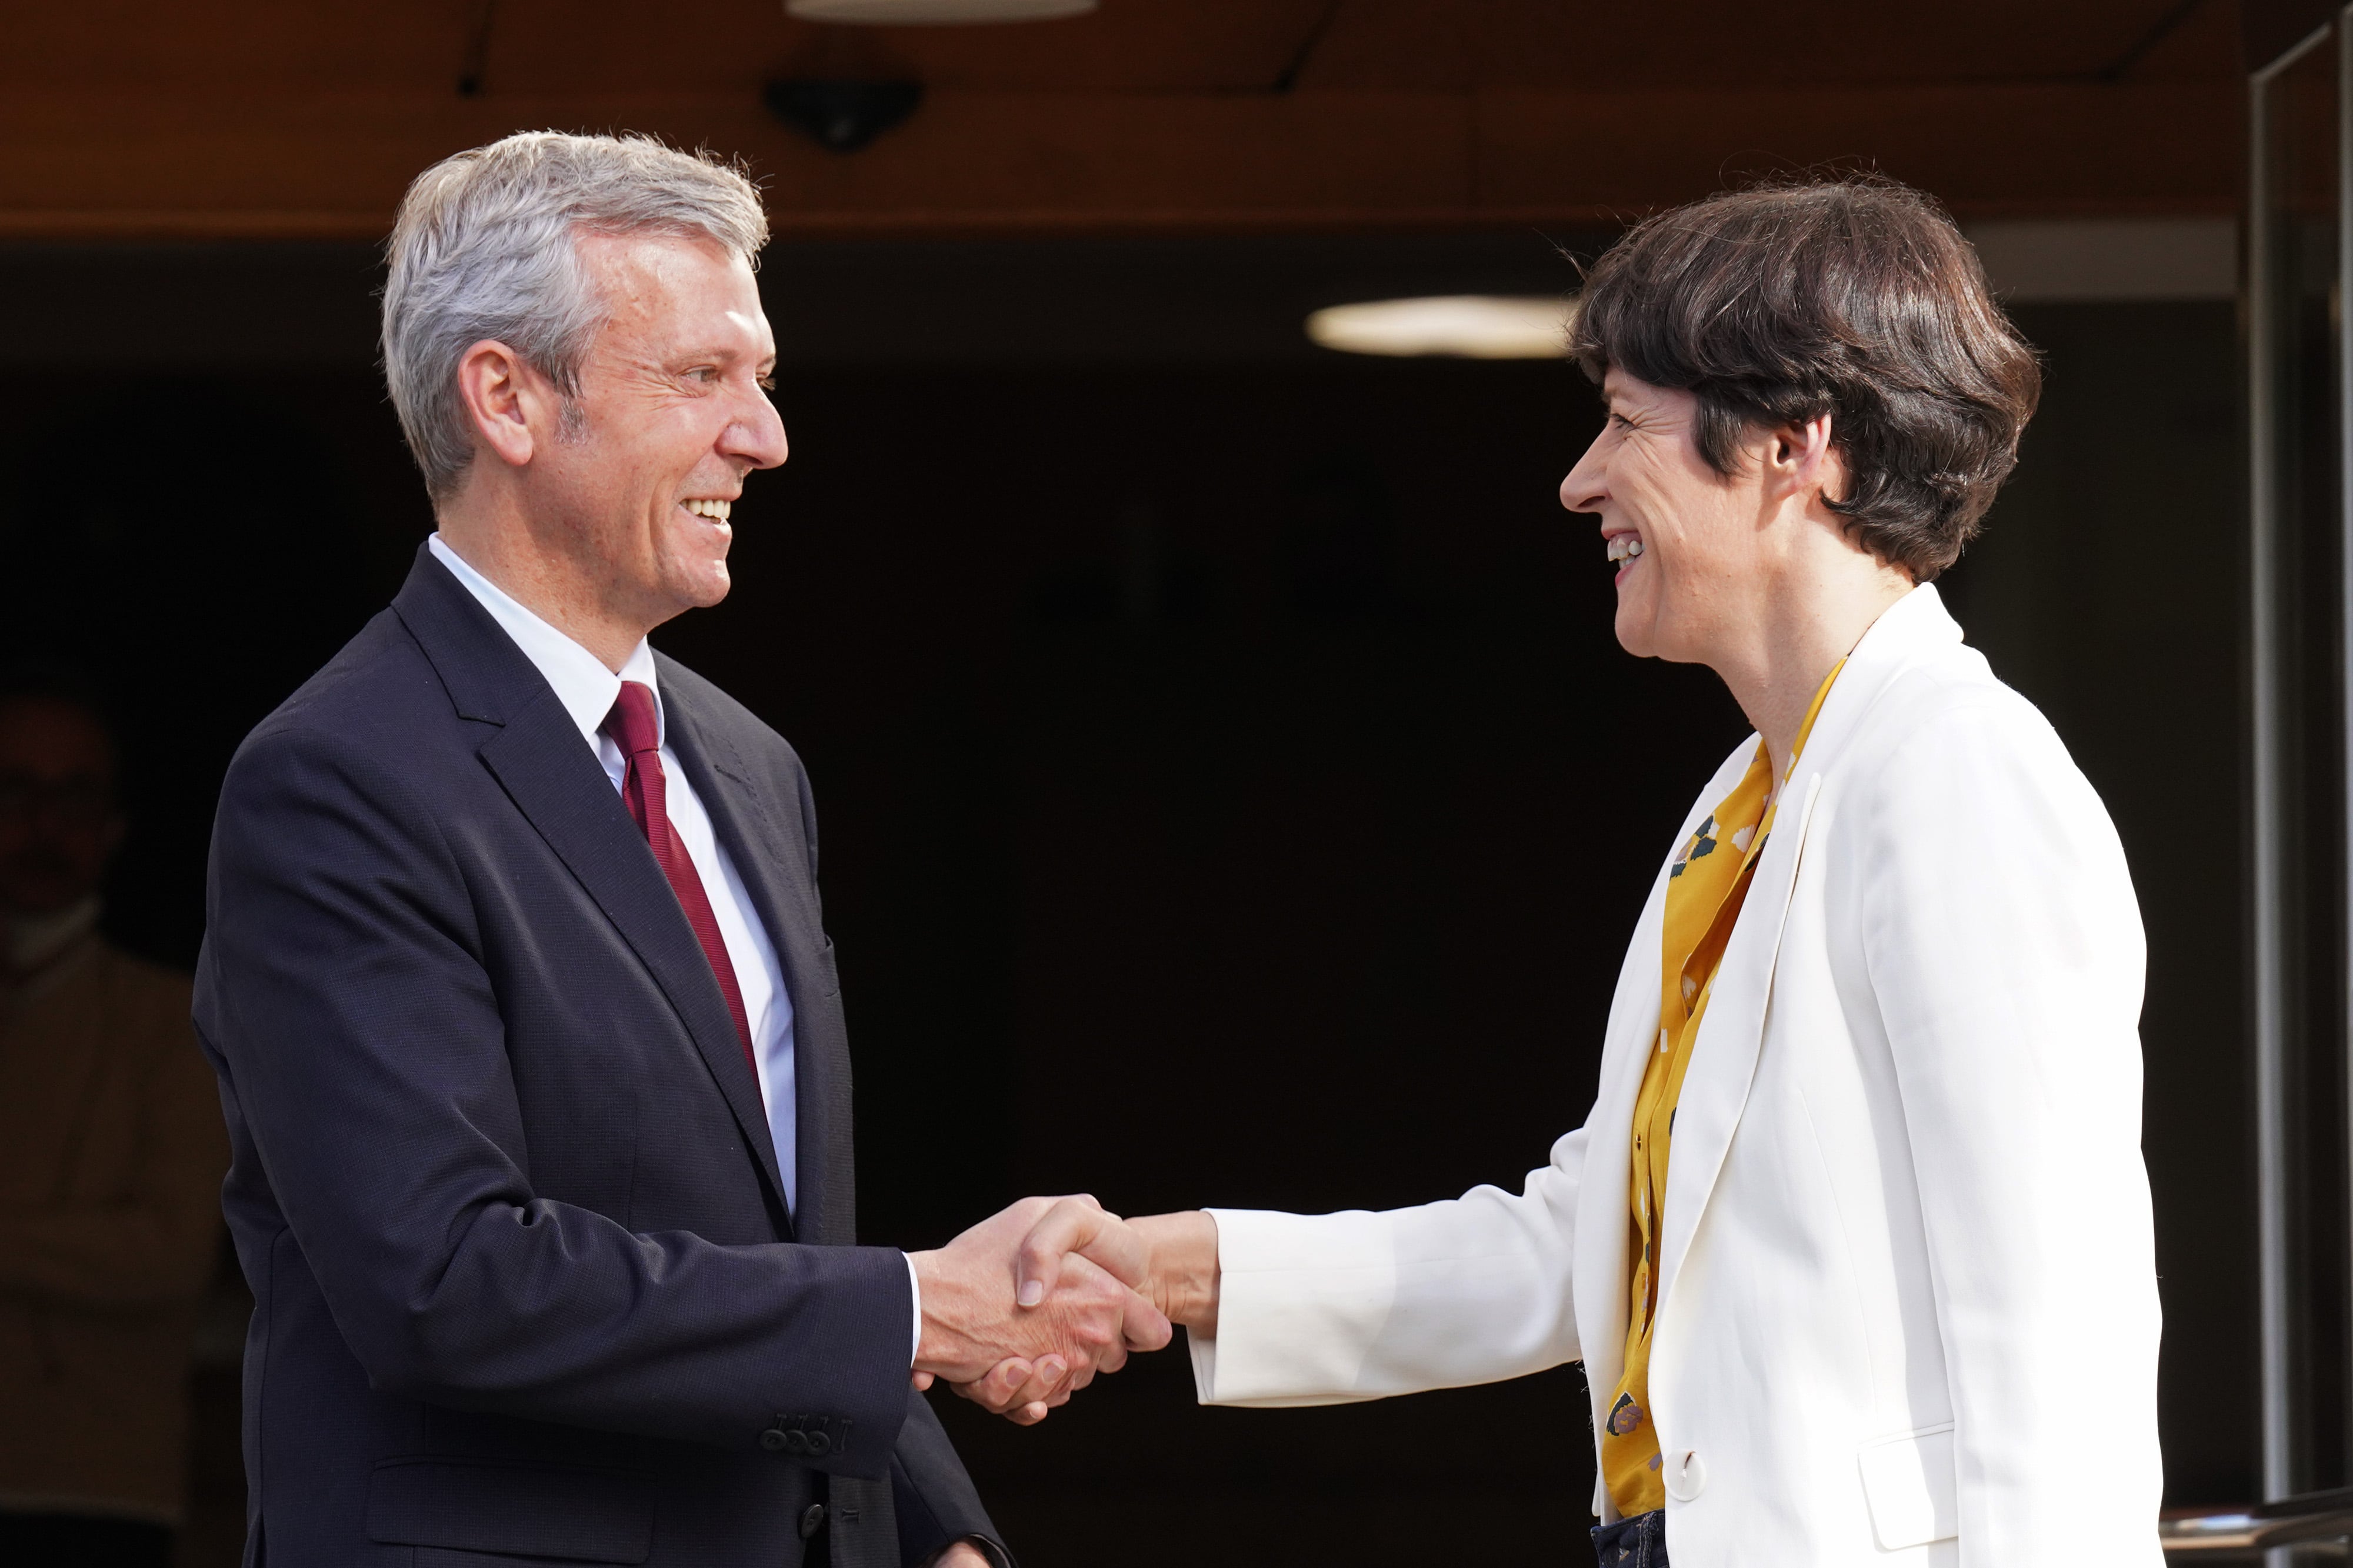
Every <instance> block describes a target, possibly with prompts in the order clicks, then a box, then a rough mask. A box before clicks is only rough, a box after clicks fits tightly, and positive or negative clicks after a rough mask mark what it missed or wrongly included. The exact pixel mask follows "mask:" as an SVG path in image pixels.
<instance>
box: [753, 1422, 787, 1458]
mask: <svg viewBox="0 0 2353 1568" xmlns="http://www.w3.org/2000/svg"><path fill="white" fill-rule="evenodd" d="M788 1441H790V1439H789V1438H788V1437H787V1436H786V1433H785V1429H784V1428H783V1427H781V1426H771V1427H769V1428H768V1429H767V1430H766V1431H765V1432H763V1433H761V1434H760V1447H763V1448H765V1449H767V1450H768V1452H770V1453H771V1454H780V1453H782V1452H784V1448H785V1445H786V1442H788Z"/></svg>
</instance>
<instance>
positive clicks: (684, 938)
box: [393, 550, 784, 1211]
mask: <svg viewBox="0 0 2353 1568" xmlns="http://www.w3.org/2000/svg"><path fill="white" fill-rule="evenodd" d="M418 557H419V559H418V562H417V567H416V569H415V570H414V571H413V572H411V573H410V574H409V579H408V582H407V584H406V585H404V586H403V587H402V589H401V591H400V594H399V595H398V596H397V597H396V599H395V600H394V601H393V607H394V609H395V610H396V612H398V613H399V615H400V617H401V619H402V621H403V622H404V623H405V624H406V626H408V628H409V630H410V632H411V634H412V635H414V636H415V637H416V638H417V646H418V647H422V648H423V649H424V650H425V654H426V657H427V658H429V659H431V660H432V661H433V666H434V669H435V671H436V673H438V675H439V676H440V677H441V679H442V682H443V685H444V686H445V687H446V688H447V689H448V692H449V695H450V699H451V701H452V702H453V703H454V704H455V706H456V707H457V709H458V711H459V714H460V715H462V716H463V717H466V718H469V719H475V720H480V721H486V722H489V723H491V724H495V725H497V726H498V728H497V729H496V730H495V731H493V732H492V733H491V736H490V738H489V739H488V740H486V741H485V742H483V743H482V745H481V747H480V753H479V754H480V757H481V759H482V763H483V765H484V766H485V767H487V768H489V769H490V771H491V775H492V776H493V777H495V778H496V779H497V780H498V781H499V784H500V785H501V787H502V788H503V789H504V790H505V791H506V793H507V797H508V798H509V799H510V800H512V801H513V802H514V804H515V809H516V810H518V811H520V812H521V813H522V815H523V817H524V818H525V819H526V820H527V821H529V822H530V824H531V825H532V826H533V829H534V830H535V831H537V833H538V834H539V836H540V837H541V838H542V839H543V840H544V841H545V842H546V844H547V846H548V847H549V848H550V849H552V850H554V852H555V855H556V857H557V858H559V859H561V860H562V861H563V862H564V864H565V867H566V868H568V869H569V870H570V871H571V872H572V874H573V876H574V877H575V878H576V879H578V880H579V883H580V886H581V887H582V888H583V889H585V890H586V892H587V894H588V896H589V898H590V899H592V900H595V902H596V907H597V908H598V909H599V910H602V911H603V912H604V914H605V918H606V919H607V920H608V921H611V922H612V923H613V927H614V929H615V930H617V931H619V932H620V934H621V938H622V940H623V941H624V942H627V943H628V946H629V948H630V950H631V951H632V952H635V953H636V954H637V955H638V960H639V961H640V962H642V963H644V964H645V966H646V969H647V971H648V973H650V974H651V975H652V976H653V979H654V983H655V984H656V985H658V986H659V988H660V990H661V992H662V994H663V995H664V996H665V997H667V998H668V999H669V1001H670V1006H671V1007H672V1008H673V1009H674V1010H675V1011H676V1012H677V1014H678V1016H679V1018H680V1020H681V1022H682V1023H683V1024H684V1025H685V1026H686V1029H687V1033H688V1036H689V1037H691V1039H692V1040H693V1042H694V1047H695V1050H696V1051H697V1053H698V1054H699V1055H701V1057H702V1060H703V1064H704V1066H705V1067H706V1068H709V1070H710V1072H711V1076H712V1081H713V1082H714V1083H715V1084H716V1085H717V1087H718V1089H719V1092H720V1095H721V1097H722V1098H723V1099H724V1100H726V1102H727V1108H728V1110H730V1111H732V1112H733V1115H734V1118H735V1124H736V1126H737V1127H738V1128H739V1129H740V1130H741V1131H742V1132H743V1134H744V1142H745V1143H746V1144H747V1145H749V1147H750V1149H751V1151H752V1153H753V1156H754V1160H755V1161H756V1163H758V1166H759V1168H760V1171H761V1173H762V1174H763V1175H765V1177H766V1179H767V1181H768V1183H769V1185H770V1186H771V1187H772V1188H773V1189H774V1190H775V1192H776V1200H777V1207H778V1209H779V1210H780V1211H781V1210H782V1208H783V1206H784V1184H783V1183H782V1182H780V1181H778V1180H777V1176H776V1150H775V1147H774V1145H773V1142H772V1140H771V1139H770V1137H769V1134H768V1121H767V1117H766V1116H765V1114H764V1113H763V1111H762V1109H761V1104H760V1086H759V1082H758V1080H757V1079H754V1077H753V1076H752V1068H751V1064H750V1063H748V1062H746V1061H745V1060H744V1047H743V1044H742V1042H741V1041H740V1040H739V1039H738V1037H736V1034H735V1023H734V1019H733V1017H732V1016H730V1015H729V1013H728V1010H727V1001H726V998H725V997H724V996H723V995H722V994H721V993H720V990H719V981H718V978H717V977H716V976H715V975H713V974H712V973H711V961H710V960H709V959H707V958H705V957H704V956H703V952H702V944H701V943H700V942H697V941H696V940H695V937H694V930H693V928H692V927H691V926H690V925H688V924H687V921H686V915H685V912H684V911H683V910H681V909H680V908H679V903H678V895H677V894H676V893H674V892H672V891H671V890H670V882H669V880H668V879H666V878H665V877H663V875H662V871H661V867H660V866H659V864H658V863H657V862H656V861H655V859H654V857H653V851H652V850H651V849H650V848H649V847H647V844H646V840H645V836H644V835H643V834H641V833H639V832H638V826H637V824H635V823H634V822H631V821H630V820H629V814H628V808H627V807H626V806H624V805H622V804H621V799H620V796H619V795H618V794H617V793H616V792H615V790H614V788H613V785H612V781H611V780H609V779H607V777H606V776H605V770H604V769H603V768H602V767H600V766H599V765H598V764H597V762H596V755H595V753H593V752H590V751H589V750H588V748H587V747H586V745H584V744H582V742H581V739H580V731H579V730H578V729H577V728H576V727H575V725H574V724H573V722H572V719H571V716H570V715H569V714H567V713H566V712H565V710H564V705H563V704H562V703H561V702H559V701H557V700H556V698H555V693H554V691H553V690H551V689H549V687H548V684H547V682H546V680H545V679H544V678H543V677H542V676H541V675H540V673H539V671H538V670H537V669H536V668H533V665H532V663H531V660H530V659H529V658H525V657H524V655H523V652H522V649H520V648H518V647H515V646H514V644H513V643H512V641H511V640H510V639H509V638H508V637H507V635H506V634H505V633H504V632H503V631H501V630H500V629H499V626H498V624H497V623H496V622H495V621H493V620H491V616H490V613H489V612H488V611H486V610H484V609H483V608H482V607H481V606H480V605H478V604H476V603H475V602H474V599H473V596H472V595H470V594H468V593H467V592H466V590H465V588H464V587H463V586H462V585H460V584H459V582H458V581H457V579H456V578H454V577H452V576H451V575H450V574H449V573H448V570H447V569H446V568H444V567H443V566H442V565H441V563H439V562H438V561H435V560H434V559H433V558H432V557H431V556H430V555H429V554H428V553H427V552H424V551H421V550H420V551H419V552H418Z"/></svg>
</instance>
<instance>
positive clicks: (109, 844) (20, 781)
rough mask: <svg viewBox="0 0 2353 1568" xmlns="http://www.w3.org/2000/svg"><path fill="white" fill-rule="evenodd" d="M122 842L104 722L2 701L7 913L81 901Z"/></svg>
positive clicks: (46, 705)
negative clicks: (103, 726)
mask: <svg viewBox="0 0 2353 1568" xmlns="http://www.w3.org/2000/svg"><path fill="white" fill-rule="evenodd" d="M121 837H122V822H121V817H119V816H116V814H115V809H114V748H113V746H112V745H111V743H110V742H108V740H107V737H106V731H104V730H103V729H101V728H100V725H99V723H98V721H96V720H95V719H93V718H91V717H90V715H89V714H88V713H85V712H83V711H82V710H80V709H79V708H78V707H75V706H74V705H73V704H71V703H68V702H57V701H51V700H47V699H44V698H16V699H0V910H5V911H6V912H7V913H10V914H19V915H45V914H53V913H55V912H57V911H58V910H63V909H68V908H70V907H71V906H73V905H74V904H76V903H79V902H80V901H81V900H83V899H86V898H88V897H89V896H90V894H92V893H94V892H96V891H98V883H99V879H100V877H101V876H102V875H103V874H104V873H105V870H106V861H107V858H108V857H109V856H110V855H111V854H113V853H114V847H115V845H116V844H117V843H119V842H121Z"/></svg>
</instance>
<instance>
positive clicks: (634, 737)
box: [603, 680, 661, 757]
mask: <svg viewBox="0 0 2353 1568" xmlns="http://www.w3.org/2000/svg"><path fill="white" fill-rule="evenodd" d="M603 729H604V731H605V733H607V735H610V736H612V737H613V743H614V744H615V745H617V746H618V747H620V748H621V754H622V755H624V756H630V757H634V756H636V755H637V754H638V752H654V751H659V750H660V749H661V721H660V720H659V719H658V718H657V717H656V716H655V713H654V689H653V688H652V687H650V686H648V685H647V684H646V683H645V682H644V681H642V680H624V681H623V682H621V695H620V697H619V699H618V700H616V701H615V702H614V704H613V710H612V711H611V712H610V713H607V714H606V715H605V722H604V725H603Z"/></svg>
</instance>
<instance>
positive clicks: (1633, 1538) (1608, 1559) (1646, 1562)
mask: <svg viewBox="0 0 2353 1568" xmlns="http://www.w3.org/2000/svg"><path fill="white" fill-rule="evenodd" d="M1593 1560H1594V1561H1595V1562H1596V1563H1599V1564H1601V1568H1667V1514H1666V1510H1664V1509H1657V1508H1654V1509H1652V1510H1651V1511H1650V1512H1648V1513H1638V1514H1636V1515H1635V1516H1634V1517H1633V1518H1631V1519H1621V1520H1620V1521H1618V1522H1617V1523H1615V1524H1597V1525H1595V1526H1594V1527H1593Z"/></svg>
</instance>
